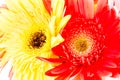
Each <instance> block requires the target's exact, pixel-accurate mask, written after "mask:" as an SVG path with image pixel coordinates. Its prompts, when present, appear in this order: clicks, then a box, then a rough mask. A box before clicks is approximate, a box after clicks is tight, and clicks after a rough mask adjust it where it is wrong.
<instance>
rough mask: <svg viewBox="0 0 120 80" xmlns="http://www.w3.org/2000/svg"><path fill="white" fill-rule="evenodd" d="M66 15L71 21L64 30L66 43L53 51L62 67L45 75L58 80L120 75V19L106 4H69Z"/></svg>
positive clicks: (89, 0) (83, 0)
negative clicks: (69, 15) (70, 16)
mask: <svg viewBox="0 0 120 80" xmlns="http://www.w3.org/2000/svg"><path fill="white" fill-rule="evenodd" d="M66 14H71V15H72V18H71V19H70V21H69V22H68V24H67V25H66V27H65V28H64V29H63V30H62V33H61V35H62V37H63V38H64V42H63V43H61V44H59V45H58V46H56V47H54V48H53V49H52V50H53V53H54V54H55V55H57V56H59V58H57V59H52V58H50V59H46V58H39V57H38V58H39V59H42V60H45V61H49V62H53V63H60V65H57V66H55V68H53V69H51V70H49V71H47V72H46V75H49V76H57V78H56V80H71V79H74V80H81V79H82V80H101V79H102V77H103V76H107V75H109V76H111V77H115V76H116V75H118V74H119V73H120V47H119V46H120V24H119V23H120V19H119V17H118V16H117V15H116V11H115V10H114V8H110V7H109V6H108V5H107V0H98V3H97V7H95V6H94V1H93V0H66Z"/></svg>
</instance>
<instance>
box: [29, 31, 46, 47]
mask: <svg viewBox="0 0 120 80" xmlns="http://www.w3.org/2000/svg"><path fill="white" fill-rule="evenodd" d="M45 42H46V36H45V34H43V33H42V32H36V33H34V34H33V35H32V37H31V40H30V42H29V44H30V46H32V48H40V47H42V46H43V45H44V43H45Z"/></svg>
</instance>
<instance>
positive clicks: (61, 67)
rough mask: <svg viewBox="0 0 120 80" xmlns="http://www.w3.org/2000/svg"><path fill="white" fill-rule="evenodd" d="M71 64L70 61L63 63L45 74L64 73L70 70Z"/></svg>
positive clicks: (55, 74) (56, 74)
mask: <svg viewBox="0 0 120 80" xmlns="http://www.w3.org/2000/svg"><path fill="white" fill-rule="evenodd" d="M70 66H71V64H70V63H65V64H61V65H59V66H57V67H55V68H53V69H51V70H49V71H47V72H46V73H45V74H46V75H48V76H58V75H61V74H64V73H65V72H67V71H68V70H69V67H70Z"/></svg>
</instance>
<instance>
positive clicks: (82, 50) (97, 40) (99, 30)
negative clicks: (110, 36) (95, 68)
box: [62, 18, 105, 64]
mask: <svg viewBox="0 0 120 80" xmlns="http://www.w3.org/2000/svg"><path fill="white" fill-rule="evenodd" d="M72 25H73V26H74V27H73V26H72ZM66 31H68V32H66ZM62 35H63V37H65V38H66V45H67V48H68V51H69V52H70V55H72V56H73V62H74V63H76V62H77V63H79V64H84V63H86V64H91V63H93V62H95V61H97V60H98V59H99V58H100V57H101V55H102V51H103V49H104V47H105V45H104V40H105V36H104V31H103V27H102V25H101V24H100V23H97V20H95V19H84V18H75V19H73V20H70V22H69V23H68V24H67V26H66V28H65V29H64V31H63V33H62Z"/></svg>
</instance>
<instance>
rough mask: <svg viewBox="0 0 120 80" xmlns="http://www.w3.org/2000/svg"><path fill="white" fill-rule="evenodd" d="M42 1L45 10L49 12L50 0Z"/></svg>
mask: <svg viewBox="0 0 120 80" xmlns="http://www.w3.org/2000/svg"><path fill="white" fill-rule="evenodd" d="M43 3H44V5H45V7H46V9H47V11H48V12H49V13H50V12H51V0H43Z"/></svg>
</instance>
